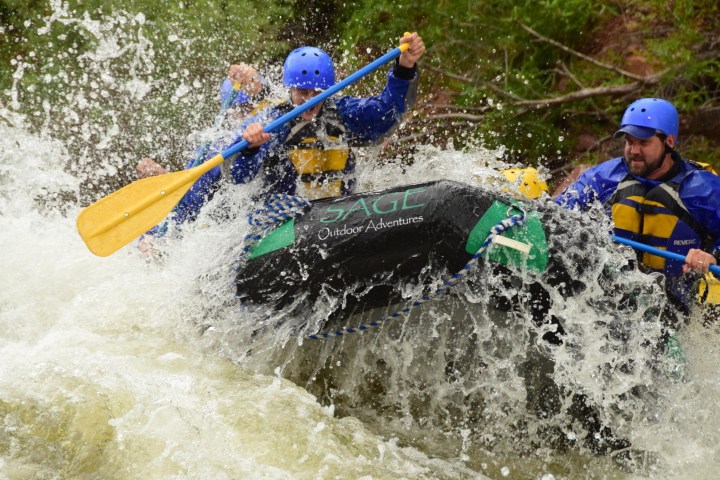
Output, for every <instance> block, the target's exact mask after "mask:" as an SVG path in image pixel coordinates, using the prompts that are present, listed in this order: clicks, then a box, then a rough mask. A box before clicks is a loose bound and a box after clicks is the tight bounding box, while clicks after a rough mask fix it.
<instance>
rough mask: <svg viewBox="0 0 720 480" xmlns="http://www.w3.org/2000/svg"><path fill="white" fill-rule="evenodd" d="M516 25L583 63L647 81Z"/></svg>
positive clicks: (521, 24) (644, 78) (639, 80)
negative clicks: (583, 61)
mask: <svg viewBox="0 0 720 480" xmlns="http://www.w3.org/2000/svg"><path fill="white" fill-rule="evenodd" d="M518 24H519V25H520V27H521V28H522V29H523V30H525V31H526V32H528V33H529V34H531V35H533V36H534V37H536V38H537V39H539V40H541V41H543V42H546V43H549V44H550V45H553V46H555V47H557V48H559V49H560V50H562V51H563V52H567V53H569V54H571V55H575V56H576V57H579V58H582V59H583V60H585V61H587V62H590V63H592V64H593V65H595V66H598V67H600V68H604V69H606V70H612V71H613V72H615V73H619V74H620V75H622V76H624V77H628V78H632V79H633V80H636V81H638V82H645V81H646V80H647V78H646V77H641V76H639V75H635V74H634V73H630V72H628V71H625V70H623V69H622V68H617V67H614V66H612V65H609V64H607V63H603V62H601V61H599V60H595V59H594V58H592V57H588V56H587V55H585V54H583V53H580V52H578V51H576V50H573V49H572V48H569V47H566V46H565V45H563V44H562V43H560V42H557V41H555V40H553V39H552V38H548V37H545V36H543V35H541V34H539V33H538V32H536V31H535V30H533V29H532V28H530V27H528V26H527V25H525V24H524V23H522V22H518Z"/></svg>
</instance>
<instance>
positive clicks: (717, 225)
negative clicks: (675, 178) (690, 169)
mask: <svg viewBox="0 0 720 480" xmlns="http://www.w3.org/2000/svg"><path fill="white" fill-rule="evenodd" d="M680 198H681V199H682V201H683V204H685V207H687V209H688V211H689V212H690V214H691V215H692V216H693V218H695V219H696V220H697V221H698V222H699V223H700V224H701V225H703V227H705V228H706V229H707V232H708V233H709V234H710V236H711V237H712V238H713V242H714V243H713V248H712V250H711V253H712V254H713V255H714V256H715V258H716V259H718V258H717V257H718V255H720V177H719V176H717V175H714V174H712V173H710V172H706V171H704V170H699V171H697V172H695V173H694V174H692V175H691V176H690V177H689V178H687V179H686V181H685V182H683V184H682V187H681V189H680ZM719 260H720V259H719Z"/></svg>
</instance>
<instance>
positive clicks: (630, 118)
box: [613, 98, 680, 141]
mask: <svg viewBox="0 0 720 480" xmlns="http://www.w3.org/2000/svg"><path fill="white" fill-rule="evenodd" d="M679 123H680V122H679V119H678V112H677V109H675V107H674V106H673V104H672V103H670V102H668V101H667V100H662V99H660V98H641V99H640V100H636V101H635V102H633V103H632V104H631V105H630V106H629V107H628V108H627V110H625V114H624V115H623V118H622V121H621V122H620V130H618V131H617V132H615V135H613V136H614V137H615V138H619V137H621V136H623V135H625V134H628V135H631V136H633V137H636V138H640V139H643V140H644V139H647V138H650V137H652V136H654V135H657V134H659V133H662V134H663V135H665V136H668V137H669V136H670V135H674V136H675V141H677V136H678V127H679Z"/></svg>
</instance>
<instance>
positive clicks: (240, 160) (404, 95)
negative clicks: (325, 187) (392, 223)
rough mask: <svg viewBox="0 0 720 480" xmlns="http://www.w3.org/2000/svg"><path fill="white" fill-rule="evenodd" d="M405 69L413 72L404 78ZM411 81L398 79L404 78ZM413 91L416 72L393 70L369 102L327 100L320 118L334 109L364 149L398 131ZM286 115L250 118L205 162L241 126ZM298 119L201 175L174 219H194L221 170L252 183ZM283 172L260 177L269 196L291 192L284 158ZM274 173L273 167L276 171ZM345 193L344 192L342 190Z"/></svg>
mask: <svg viewBox="0 0 720 480" xmlns="http://www.w3.org/2000/svg"><path fill="white" fill-rule="evenodd" d="M408 71H409V72H411V73H410V75H408ZM408 76H410V78H402V77H408ZM416 88H417V74H416V73H415V71H414V70H411V69H402V68H401V69H400V70H398V67H397V66H396V67H395V68H394V69H393V70H391V71H390V73H389V74H388V79H387V84H386V85H385V88H384V90H383V91H382V93H381V94H380V95H377V96H373V97H369V98H356V97H351V96H344V97H340V98H338V99H335V100H334V99H328V100H326V102H325V104H324V105H323V109H322V110H321V113H320V115H322V114H323V111H325V110H331V109H334V110H336V111H337V114H338V115H339V118H340V120H341V122H342V123H343V125H344V128H345V131H346V134H347V141H348V144H349V145H356V146H357V145H362V144H371V143H373V142H377V141H378V140H380V139H381V138H383V136H385V135H387V134H388V133H389V132H391V131H392V130H393V129H394V128H395V127H397V126H398V125H399V123H400V121H401V120H402V118H403V116H404V114H405V113H406V112H407V111H408V109H409V108H411V107H412V105H413V104H414V101H415V91H416ZM287 111H288V105H287V104H282V105H279V106H274V107H270V108H267V109H265V110H263V111H262V112H260V113H259V114H257V115H256V116H254V117H252V118H250V119H248V120H247V121H246V122H244V123H243V125H242V126H241V127H240V128H239V129H238V131H237V132H236V138H235V140H234V141H233V142H231V143H230V144H228V145H225V146H224V147H223V148H218V147H219V146H215V147H214V148H212V149H210V151H209V152H208V153H207V154H206V155H205V159H208V158H211V157H213V156H214V155H216V154H217V153H219V152H221V151H223V150H226V149H227V148H229V147H231V146H232V145H234V144H236V143H238V142H241V141H242V140H243V138H242V132H243V131H244V129H245V127H246V126H247V125H248V124H250V123H253V122H259V123H261V124H263V125H266V124H268V123H269V122H271V121H273V120H275V119H277V118H279V117H280V116H282V115H283V114H284V113H286V112H287ZM297 121H298V119H295V120H294V121H290V122H288V123H286V124H285V125H283V127H281V128H280V129H279V130H278V131H276V132H274V133H272V134H271V136H272V138H271V140H270V142H268V143H266V144H264V145H262V146H261V147H260V148H258V149H254V150H249V151H248V150H246V151H243V152H240V153H239V154H237V155H236V156H235V157H234V158H231V159H227V160H226V161H225V163H226V164H227V163H230V165H229V166H230V168H229V169H228V168H227V165H226V166H223V168H222V170H221V167H220V166H218V167H215V168H214V169H212V170H210V171H209V172H208V173H206V174H205V175H203V176H202V177H201V178H200V179H199V180H198V181H197V182H195V184H194V185H193V187H192V188H191V189H190V190H189V191H188V193H186V194H185V196H184V197H183V199H182V200H181V201H180V203H179V204H178V207H177V209H176V211H175V221H176V222H183V221H185V220H187V219H192V218H194V217H195V216H196V215H197V213H198V212H199V210H200V208H201V207H202V205H203V204H204V203H205V202H206V201H207V200H208V198H209V197H210V196H211V195H212V194H213V192H214V191H215V190H216V189H217V186H218V185H217V184H218V181H219V180H220V178H221V177H222V176H223V171H224V172H225V176H226V177H228V180H229V181H231V182H233V183H247V182H249V181H251V180H253V179H254V178H255V177H257V176H258V174H259V173H260V172H261V171H262V166H263V162H265V161H266V160H268V159H269V158H271V156H272V154H273V152H274V151H275V150H277V149H278V148H280V147H282V145H283V143H284V141H285V139H286V138H287V137H288V135H289V134H290V131H291V128H292V126H293V125H294V124H295V123H296V122H297ZM280 162H281V167H282V168H281V171H282V174H279V175H277V176H275V177H274V178H271V177H270V176H268V175H264V176H265V177H268V178H263V184H264V190H265V191H266V192H267V193H287V194H294V193H295V185H296V181H297V176H298V175H297V172H296V171H295V167H294V166H293V164H292V163H291V162H290V160H289V159H288V158H287V156H284V158H281V159H280ZM353 168H354V163H352V162H351V163H350V165H349V170H348V171H345V172H344V173H348V174H349V173H352V169H353ZM274 170H277V169H274ZM344 193H347V192H344Z"/></svg>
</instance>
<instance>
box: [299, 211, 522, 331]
mask: <svg viewBox="0 0 720 480" xmlns="http://www.w3.org/2000/svg"><path fill="white" fill-rule="evenodd" d="M524 224H525V213H524V212H522V213H518V214H515V215H512V216H509V217H508V218H506V219H504V220H502V221H501V222H499V223H498V224H497V225H495V226H494V227H492V228H491V229H490V235H488V237H487V238H486V239H485V241H484V242H483V243H482V245H480V248H478V250H477V252H475V255H473V256H472V258H471V259H470V261H469V262H468V263H467V264H465V266H464V267H463V268H462V269H461V270H460V271H459V272H458V273H456V274H454V275H452V276H451V277H450V278H448V279H447V280H445V281H444V282H443V284H442V286H440V287H438V288H437V289H436V290H435V292H434V293H432V294H428V295H424V296H423V297H421V298H420V299H418V300H415V301H413V302H412V303H410V304H409V305H408V306H407V307H405V308H403V309H402V310H399V311H397V312H394V313H391V314H390V315H387V316H385V317H383V318H381V319H379V320H377V321H372V322H369V323H367V324H360V325H358V326H357V327H355V328H352V327H345V328H343V329H340V330H333V331H328V332H324V333H317V334H315V335H310V336H308V338H310V339H312V340H320V339H323V338H329V337H341V336H343V335H346V334H349V333H356V332H361V331H363V330H368V329H370V328H373V327H379V326H380V325H382V324H384V323H385V322H386V321H388V320H390V319H391V318H397V317H400V316H402V315H404V314H406V313H408V312H410V310H412V309H413V308H416V307H419V306H421V305H422V304H424V303H425V302H427V301H428V300H432V299H433V298H435V297H437V296H438V295H440V294H442V293H444V292H445V291H446V290H447V289H449V288H450V287H452V286H453V285H455V284H457V283H458V282H459V281H460V280H461V279H462V278H463V277H465V275H466V274H467V272H468V271H469V270H470V269H471V268H473V267H474V266H475V265H477V263H478V260H479V259H480V257H481V256H482V255H483V253H485V251H486V250H487V248H488V246H489V245H490V244H491V243H493V241H494V240H495V237H497V236H498V235H500V234H501V233H502V232H504V231H506V230H509V229H511V228H514V227H516V226H518V225H524Z"/></svg>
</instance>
